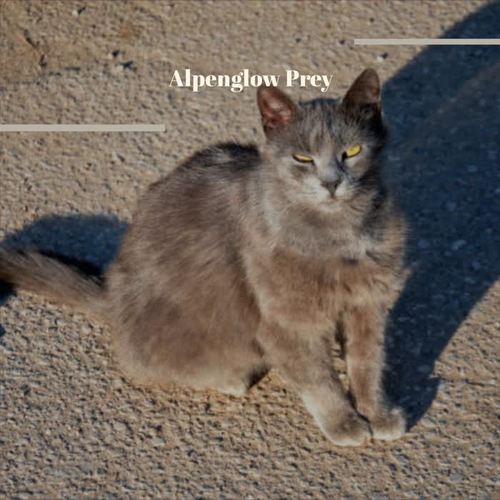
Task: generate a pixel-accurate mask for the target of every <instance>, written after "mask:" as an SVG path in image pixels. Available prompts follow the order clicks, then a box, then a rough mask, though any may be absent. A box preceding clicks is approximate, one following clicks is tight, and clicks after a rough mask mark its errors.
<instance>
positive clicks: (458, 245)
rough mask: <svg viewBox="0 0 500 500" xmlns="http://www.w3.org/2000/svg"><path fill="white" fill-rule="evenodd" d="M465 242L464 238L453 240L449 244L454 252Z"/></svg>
mask: <svg viewBox="0 0 500 500" xmlns="http://www.w3.org/2000/svg"><path fill="white" fill-rule="evenodd" d="M466 244H467V242H466V241H465V240H457V241H454V242H453V243H452V244H451V249H452V250H453V251H454V252H456V251H457V250H460V249H461V248H462V247H463V246H465V245H466Z"/></svg>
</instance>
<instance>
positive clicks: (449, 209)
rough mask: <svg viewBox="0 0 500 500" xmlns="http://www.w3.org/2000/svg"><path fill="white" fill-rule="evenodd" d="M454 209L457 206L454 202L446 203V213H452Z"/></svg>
mask: <svg viewBox="0 0 500 500" xmlns="http://www.w3.org/2000/svg"><path fill="white" fill-rule="evenodd" d="M456 208H457V204H456V203H455V202H454V201H448V202H446V210H448V212H454V211H455V209H456Z"/></svg>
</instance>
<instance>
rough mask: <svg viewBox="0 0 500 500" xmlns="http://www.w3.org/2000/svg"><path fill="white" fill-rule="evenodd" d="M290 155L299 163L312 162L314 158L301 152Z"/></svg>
mask: <svg viewBox="0 0 500 500" xmlns="http://www.w3.org/2000/svg"><path fill="white" fill-rule="evenodd" d="M292 156H293V159H294V160H295V161H298V162H300V163H314V158H312V157H311V156H307V155H301V154H294V155H292Z"/></svg>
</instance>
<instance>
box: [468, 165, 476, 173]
mask: <svg viewBox="0 0 500 500" xmlns="http://www.w3.org/2000/svg"><path fill="white" fill-rule="evenodd" d="M477 170H478V168H477V165H468V166H467V172H470V173H471V174H473V173H474V172H477Z"/></svg>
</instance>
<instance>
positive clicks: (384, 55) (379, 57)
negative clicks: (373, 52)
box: [375, 52, 389, 63]
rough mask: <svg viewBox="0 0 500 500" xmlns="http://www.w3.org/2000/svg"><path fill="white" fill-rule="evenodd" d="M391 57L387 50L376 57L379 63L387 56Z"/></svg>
mask: <svg viewBox="0 0 500 500" xmlns="http://www.w3.org/2000/svg"><path fill="white" fill-rule="evenodd" d="M388 57H389V54H388V53H387V52H384V53H383V54H379V55H378V56H377V57H376V58H375V59H376V61H377V62H378V63H382V62H384V61H385V60H386V59H387V58H388Z"/></svg>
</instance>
